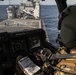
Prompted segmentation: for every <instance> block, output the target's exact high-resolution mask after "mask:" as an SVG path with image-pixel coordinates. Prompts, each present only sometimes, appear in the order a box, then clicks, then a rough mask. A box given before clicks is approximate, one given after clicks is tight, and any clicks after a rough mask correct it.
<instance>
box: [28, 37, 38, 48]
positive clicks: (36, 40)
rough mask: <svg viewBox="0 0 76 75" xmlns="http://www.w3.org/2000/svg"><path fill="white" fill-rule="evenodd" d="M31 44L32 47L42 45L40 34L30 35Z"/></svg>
mask: <svg viewBox="0 0 76 75" xmlns="http://www.w3.org/2000/svg"><path fill="white" fill-rule="evenodd" d="M29 44H30V47H31V48H35V47H39V46H40V37H39V36H31V37H29Z"/></svg>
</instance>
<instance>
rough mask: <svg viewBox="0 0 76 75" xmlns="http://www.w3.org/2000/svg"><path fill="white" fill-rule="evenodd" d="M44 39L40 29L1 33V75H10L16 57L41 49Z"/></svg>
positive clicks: (42, 31)
mask: <svg viewBox="0 0 76 75" xmlns="http://www.w3.org/2000/svg"><path fill="white" fill-rule="evenodd" d="M45 39H46V35H45V32H44V30H42V29H34V30H24V31H17V32H1V33H0V67H1V68H0V69H1V70H2V71H1V72H2V73H3V75H5V74H6V75H10V73H9V72H11V70H12V71H13V69H12V67H13V68H14V66H15V60H16V58H17V56H19V55H21V56H28V55H29V54H30V53H33V52H34V50H38V49H40V48H43V46H44V42H45ZM13 62H14V63H13ZM12 75H14V74H12Z"/></svg>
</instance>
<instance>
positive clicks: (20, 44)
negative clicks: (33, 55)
mask: <svg viewBox="0 0 76 75" xmlns="http://www.w3.org/2000/svg"><path fill="white" fill-rule="evenodd" d="M11 46H12V51H13V52H17V51H21V50H25V43H24V40H22V39H15V40H13V41H12V42H11Z"/></svg>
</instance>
